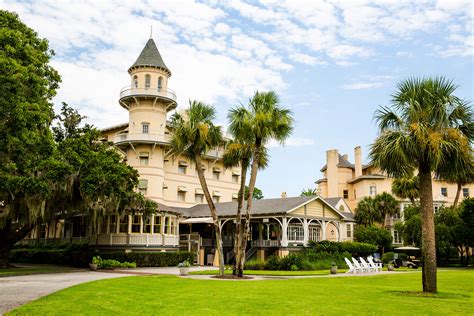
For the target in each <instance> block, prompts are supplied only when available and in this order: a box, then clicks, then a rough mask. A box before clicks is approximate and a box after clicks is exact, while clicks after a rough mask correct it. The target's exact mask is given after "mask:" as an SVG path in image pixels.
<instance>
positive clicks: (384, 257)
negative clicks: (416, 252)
mask: <svg viewBox="0 0 474 316" xmlns="http://www.w3.org/2000/svg"><path fill="white" fill-rule="evenodd" d="M394 257H395V252H386V253H384V254H383V255H382V258H381V259H382V262H383V263H384V264H387V263H389V262H391V261H393V259H394ZM407 257H408V256H407V255H406V254H404V253H398V259H400V260H405V259H406V258H407Z"/></svg>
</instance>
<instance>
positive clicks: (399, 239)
mask: <svg viewBox="0 0 474 316" xmlns="http://www.w3.org/2000/svg"><path fill="white" fill-rule="evenodd" d="M393 243H394V244H401V243H402V237H401V236H400V233H399V232H398V230H394V231H393Z"/></svg>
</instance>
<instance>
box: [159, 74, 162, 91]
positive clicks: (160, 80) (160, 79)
mask: <svg viewBox="0 0 474 316" xmlns="http://www.w3.org/2000/svg"><path fill="white" fill-rule="evenodd" d="M162 82H163V77H158V91H160V90H161V89H163V84H162Z"/></svg>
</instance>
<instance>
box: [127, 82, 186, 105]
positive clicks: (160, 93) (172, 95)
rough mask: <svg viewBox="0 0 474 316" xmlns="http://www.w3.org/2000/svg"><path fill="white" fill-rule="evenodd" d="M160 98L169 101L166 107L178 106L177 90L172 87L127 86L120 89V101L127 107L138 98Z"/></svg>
mask: <svg viewBox="0 0 474 316" xmlns="http://www.w3.org/2000/svg"><path fill="white" fill-rule="evenodd" d="M144 97H145V98H158V99H161V100H163V101H165V102H167V106H166V109H167V110H172V109H174V108H176V105H177V103H176V92H174V91H173V90H171V89H156V88H134V87H130V86H126V87H124V88H122V90H120V99H119V103H120V105H122V106H123V107H125V108H126V109H128V107H129V102H130V100H134V101H135V102H137V98H144Z"/></svg>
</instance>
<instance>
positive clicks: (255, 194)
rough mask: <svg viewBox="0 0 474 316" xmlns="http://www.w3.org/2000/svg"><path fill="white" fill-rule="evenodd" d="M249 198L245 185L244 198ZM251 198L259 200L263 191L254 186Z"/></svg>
mask: <svg viewBox="0 0 474 316" xmlns="http://www.w3.org/2000/svg"><path fill="white" fill-rule="evenodd" d="M248 198H249V187H248V186H247V185H246V186H245V200H246V201H247V200H248ZM253 199H254V200H261V199H263V192H262V190H260V189H259V188H257V187H255V188H254V189H253Z"/></svg>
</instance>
